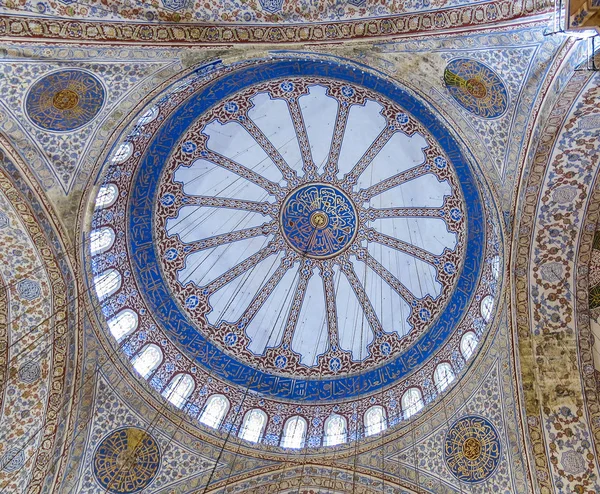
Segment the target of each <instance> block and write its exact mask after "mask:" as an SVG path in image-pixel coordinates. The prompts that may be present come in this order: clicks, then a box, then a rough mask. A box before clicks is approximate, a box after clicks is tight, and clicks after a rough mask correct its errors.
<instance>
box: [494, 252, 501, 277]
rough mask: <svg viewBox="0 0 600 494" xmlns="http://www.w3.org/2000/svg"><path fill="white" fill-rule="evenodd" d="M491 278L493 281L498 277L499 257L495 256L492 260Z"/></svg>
mask: <svg viewBox="0 0 600 494" xmlns="http://www.w3.org/2000/svg"><path fill="white" fill-rule="evenodd" d="M492 276H493V277H494V279H495V280H497V279H498V278H499V277H500V256H495V257H494V258H493V259H492Z"/></svg>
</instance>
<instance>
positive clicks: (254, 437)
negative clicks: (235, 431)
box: [239, 408, 267, 443]
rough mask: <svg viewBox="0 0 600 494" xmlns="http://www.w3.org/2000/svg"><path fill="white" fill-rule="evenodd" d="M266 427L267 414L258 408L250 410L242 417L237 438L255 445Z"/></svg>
mask: <svg viewBox="0 0 600 494" xmlns="http://www.w3.org/2000/svg"><path fill="white" fill-rule="evenodd" d="M266 425H267V414H266V413H265V412H263V411H262V410H259V409H258V408H255V409H253V410H250V411H248V412H247V413H246V415H245V416H244V422H243V423H242V427H241V428H240V433H239V436H240V437H241V438H242V439H245V440H246V441H250V442H253V443H257V442H259V441H260V439H261V437H262V434H263V431H264V430H265V426H266Z"/></svg>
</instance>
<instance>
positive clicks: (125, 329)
mask: <svg viewBox="0 0 600 494" xmlns="http://www.w3.org/2000/svg"><path fill="white" fill-rule="evenodd" d="M137 325H138V316H137V314H136V313H135V312H134V311H132V310H131V309H124V310H122V311H121V312H119V313H118V314H117V315H116V316H115V317H113V318H112V319H111V320H110V321H108V329H110V332H111V334H112V335H113V336H114V337H115V339H116V340H117V341H119V342H120V341H121V340H122V339H123V338H125V337H126V336H127V335H129V334H131V332H132V331H134V330H135V328H137Z"/></svg>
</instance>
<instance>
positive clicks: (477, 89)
mask: <svg viewBox="0 0 600 494" xmlns="http://www.w3.org/2000/svg"><path fill="white" fill-rule="evenodd" d="M444 82H445V83H446V87H447V88H448V91H450V94H451V95H452V97H453V98H454V99H455V100H456V101H457V102H458V103H459V104H460V105H461V106H462V107H463V108H465V109H466V110H468V111H470V112H471V113H474V114H475V115H477V116H479V117H483V118H495V117H499V116H500V115H502V114H503V113H504V112H505V111H506V108H507V106H508V92H507V90H506V86H505V85H504V82H502V80H501V79H500V77H499V76H498V75H497V74H496V73H495V72H494V71H493V70H492V69H490V68H489V67H488V66H487V65H484V64H482V63H481V62H478V61H477V60H471V59H467V58H460V59H455V60H452V61H451V62H450V63H449V64H448V66H447V67H446V70H445V71H444Z"/></svg>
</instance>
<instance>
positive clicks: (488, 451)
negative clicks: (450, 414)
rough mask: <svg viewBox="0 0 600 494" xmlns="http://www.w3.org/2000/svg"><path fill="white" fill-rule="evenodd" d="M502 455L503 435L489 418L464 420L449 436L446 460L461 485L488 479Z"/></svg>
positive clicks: (469, 417) (454, 426)
mask: <svg viewBox="0 0 600 494" xmlns="http://www.w3.org/2000/svg"><path fill="white" fill-rule="evenodd" d="M501 454H502V446H501V442H500V435H499V434H498V431H497V430H496V428H495V427H494V426H493V425H492V423H491V422H490V421H489V420H488V419H486V418H483V417H478V416H475V415H470V416H466V417H463V418H461V419H459V420H458V421H456V423H454V425H452V427H450V429H449V430H448V432H447V434H446V439H445V441H444V460H445V461H446V466H447V467H448V469H449V470H450V472H451V473H452V475H454V476H455V477H456V478H457V479H458V480H459V481H461V482H468V483H478V482H483V481H484V480H487V479H488V478H489V477H491V476H492V475H493V473H494V471H495V470H496V468H497V467H498V463H499V462H500V459H501Z"/></svg>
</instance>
